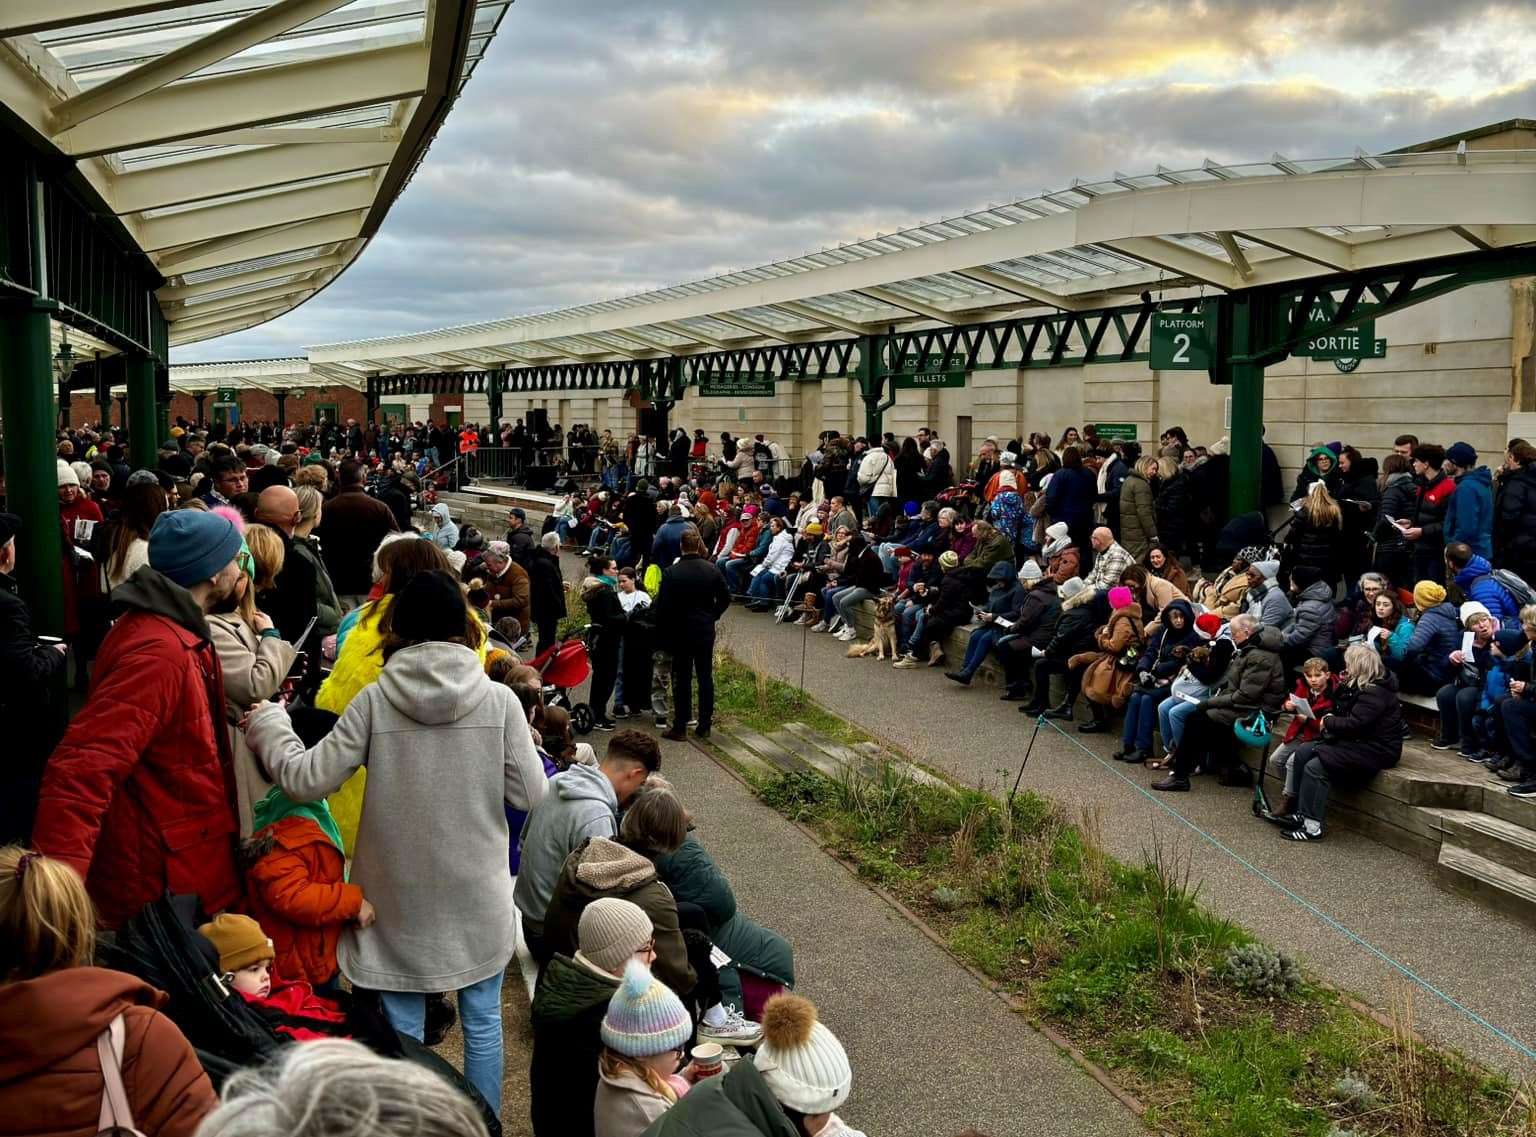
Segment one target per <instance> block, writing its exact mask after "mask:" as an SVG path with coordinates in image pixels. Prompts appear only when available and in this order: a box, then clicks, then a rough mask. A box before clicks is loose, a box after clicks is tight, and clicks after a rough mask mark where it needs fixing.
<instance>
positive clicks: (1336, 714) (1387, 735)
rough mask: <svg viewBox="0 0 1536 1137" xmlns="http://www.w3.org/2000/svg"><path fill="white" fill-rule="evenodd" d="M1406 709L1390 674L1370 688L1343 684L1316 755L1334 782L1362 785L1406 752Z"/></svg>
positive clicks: (1340, 685)
mask: <svg viewBox="0 0 1536 1137" xmlns="http://www.w3.org/2000/svg"><path fill="white" fill-rule="evenodd" d="M1403 735H1404V728H1403V711H1402V704H1401V703H1399V702H1398V698H1397V680H1396V679H1395V678H1394V677H1393V676H1392V675H1391V674H1390V673H1389V674H1387V675H1385V676H1384V677H1382V678H1381V679H1380V680H1378V681H1377V682H1375V683H1372V684H1371V685H1370V686H1369V687H1356V686H1353V685H1352V684H1349V683H1341V684H1339V687H1338V690H1337V692H1336V693H1335V694H1334V697H1333V713H1332V714H1330V715H1328V716H1327V717H1325V718H1324V720H1323V738H1322V741H1321V742H1319V743H1318V746H1317V751H1316V755H1315V756H1316V757H1317V759H1318V760H1319V761H1321V762H1322V764H1323V767H1324V768H1325V769H1326V770H1327V771H1328V777H1329V779H1330V780H1332V781H1335V782H1339V781H1342V782H1344V783H1346V784H1359V783H1360V782H1363V781H1366V780H1368V779H1369V778H1371V777H1372V776H1374V775H1375V774H1376V773H1377V772H1378V771H1381V770H1388V769H1391V768H1392V767H1393V766H1396V765H1397V763H1398V759H1400V758H1401V757H1402V756H1403Z"/></svg>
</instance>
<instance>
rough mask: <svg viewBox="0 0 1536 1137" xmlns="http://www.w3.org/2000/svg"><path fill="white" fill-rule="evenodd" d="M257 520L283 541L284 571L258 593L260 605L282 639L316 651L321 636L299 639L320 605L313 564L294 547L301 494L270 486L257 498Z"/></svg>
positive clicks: (258, 603) (258, 604) (295, 645)
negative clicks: (311, 641)
mask: <svg viewBox="0 0 1536 1137" xmlns="http://www.w3.org/2000/svg"><path fill="white" fill-rule="evenodd" d="M256 520H257V521H259V522H261V524H263V525H266V526H268V527H270V528H272V529H275V530H277V535H278V536H279V537H281V538H282V541H283V567H282V571H280V572H279V573H278V574H277V579H276V580H275V581H273V584H272V587H271V588H269V589H267V590H266V591H265V592H263V593H261V594H260V595H258V596H257V597H256V604H257V607H259V608H260V609H261V610H262V611H263V612H265V613H266V614H267V615H268V616H271V617H272V622H273V623H274V624H276V625H277V630H278V631H279V632H281V633H282V635H283V639H285V640H287V641H288V642H289V643H291V644H293V646H294V647H296V648H299V649H300V650H304V649H305V648H306V646H308V648H309V649H310V650H311V651H313V649H314V648H315V647H316V646H318V643H319V641H318V640H316V641H315V643H314V644H311V645H305V644H301V643H300V642H299V637H300V636H302V635H303V634H304V629H305V628H307V627H308V626H309V622H310V621H311V620H313V619H314V618H315V613H316V611H317V609H318V606H317V603H316V596H317V581H316V577H315V569H314V566H313V565H312V564H310V562H309V561H308V560H307V559H305V558H304V557H302V556H299V555H298V554H297V553H295V552H294V550H293V530H294V526H296V525H297V524H298V523H299V499H298V496H297V495H296V494H295V493H294V492H293V491H292V490H291V489H289V488H288V487H287V486H269V487H268V488H266V489H264V490H262V491H261V496H260V497H259V498H257V499H256ZM315 654H316V655H318V653H315Z"/></svg>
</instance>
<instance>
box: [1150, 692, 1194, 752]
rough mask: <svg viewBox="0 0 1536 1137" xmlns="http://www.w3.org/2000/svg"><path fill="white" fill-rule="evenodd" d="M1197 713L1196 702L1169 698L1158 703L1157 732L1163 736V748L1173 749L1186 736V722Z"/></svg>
mask: <svg viewBox="0 0 1536 1137" xmlns="http://www.w3.org/2000/svg"><path fill="white" fill-rule="evenodd" d="M1194 713H1195V704H1194V703H1186V702H1185V701H1184V700H1183V699H1174V698H1167V699H1164V700H1163V701H1162V702H1161V703H1159V704H1158V705H1157V733H1158V734H1160V735H1162V736H1163V749H1164V750H1172V749H1174V747H1176V746H1178V744H1179V741H1180V739H1182V738H1183V737H1184V722H1185V720H1186V719H1188V718H1189V716H1190V715H1192V714H1194Z"/></svg>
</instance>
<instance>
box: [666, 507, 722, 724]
mask: <svg viewBox="0 0 1536 1137" xmlns="http://www.w3.org/2000/svg"><path fill="white" fill-rule="evenodd" d="M653 509H654V507H653ZM653 516H654V512H653ZM682 550H683V552H682V556H681V557H679V558H678V560H677V563H676V564H674V565H672V566H671V567H670V568H668V569H666V570H665V571H664V572H663V573H662V574H661V590H660V592H658V593H657V596H656V615H655V622H656V635H657V640H658V644H659V646H665V647H667V648H669V649H670V651H671V654H672V726H671V728H670V729H669V730H668V731H667V732H666V733H665V734H663V735H662V737H663V738H670V739H672V740H673V741H674V742H677V741H681V740H682V739H683V738H685V737H686V736H687V723H688V719H689V717H690V708H691V707H692V706H693V691H692V682H693V673H694V671H695V670H697V671H698V675H699V725H698V726H697V727H695V728H694V734H695V735H697V736H698V737H699V738H708V737H709V729H710V721H711V720H712V719H713V718H714V714H715V671H714V665H715V624H716V623H717V622H718V621H719V619H720V617H721V616H723V615H725V613H726V611H727V610H728V609H729V608H730V606H731V593H730V589H729V588H727V587H726V583H725V577H724V576H723V575H722V574H721V572H720V570H719V569H718V568H716V567H715V565H714V563H713V562H712V561H710V560H709V558H708V557H707V556H706V555H705V550H704V542H703V541H702V540H701V539H700V538H699V531H698V530H697V529H692V528H690V529H689V530H688V531H687V532H685V533H684V534H683V537H682Z"/></svg>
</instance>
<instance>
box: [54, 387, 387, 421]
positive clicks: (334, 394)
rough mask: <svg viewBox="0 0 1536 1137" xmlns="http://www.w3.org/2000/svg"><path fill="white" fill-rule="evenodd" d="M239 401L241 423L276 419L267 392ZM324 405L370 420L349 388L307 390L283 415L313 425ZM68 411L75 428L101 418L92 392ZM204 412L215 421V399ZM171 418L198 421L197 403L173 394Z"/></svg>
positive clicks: (340, 414)
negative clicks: (317, 407)
mask: <svg viewBox="0 0 1536 1137" xmlns="http://www.w3.org/2000/svg"><path fill="white" fill-rule="evenodd" d="M238 402H239V407H240V418H241V420H242V421H243V420H254V421H257V422H267V421H271V420H273V419H276V418H277V400H276V399H275V398H273V397H272V396H271V395H270V394H268V393H267V392H266V391H241V392H240V395H239V400H238ZM321 403H334V404H335V405H336V415H337V418H338V419H339V420H340V421H342V422H345V421H346V420H347V419H349V418H355V419H357V421H358V422H363V421H365V420H366V419H367V417H368V408H367V399H366V398H365V397H364V395H363V392H361V391H354V390H353V389H352V388H350V387H306V388H304V397H303V398H301V399H299V398H294V396H292V395H289V396H288V398H287V400H286V401H285V402H284V404H283V414H284V417H285V418H286V419H287V420H288V421H289V422H290V423H296V422H313V421H314V417H315V406H316V405H317V404H321ZM69 411H70V413H69V421H70V422H71V423H73V424H75V425H76V426H78V425H80V424H81V423H87V422H90V423H94V422H96V421H97V420H98V419H99V418H100V417H101V410H100V408H99V407H97V405H96V398H95V396H94V395H93V394H91V393H90V392H82V391H77V392H76V393H75V394H74V396H73V397H72V398H71V399H70V408H69ZM203 413H204V415H205V416H206V417H207V418H208V419H210V420H211V419H212V418H213V396H211V395H210V396H209V397H208V399H207V400H205V401H204V403H203ZM170 417H171V421H172V422H175V421H176V420H177V419H178V418H184V419H186V420H187V421H188V422H192V421H195V420H196V418H197V400H196V399H194V398H193V397H192V396H191V395H183V394H180V393H178V394H176V395H174V396H173V397H172V399H171V416H170ZM112 425H113V426H122V425H123V424H122V422H121V420H120V418H119V415H118V410H117V400H115V399H114V400H113V403H112Z"/></svg>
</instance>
